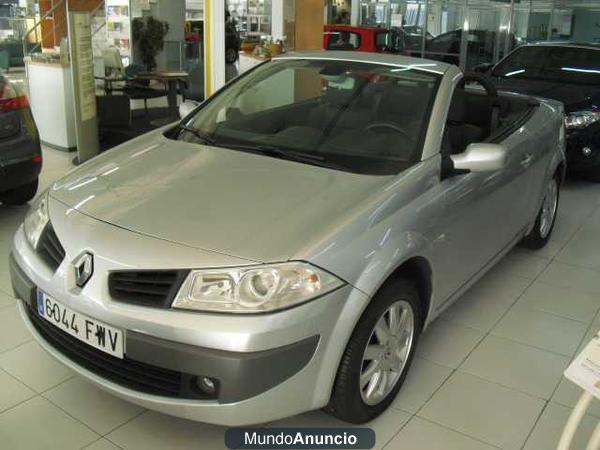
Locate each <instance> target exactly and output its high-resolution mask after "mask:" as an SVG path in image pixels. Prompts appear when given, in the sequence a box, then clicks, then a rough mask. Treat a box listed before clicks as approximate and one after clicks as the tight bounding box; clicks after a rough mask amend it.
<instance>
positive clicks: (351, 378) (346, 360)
mask: <svg viewBox="0 0 600 450" xmlns="http://www.w3.org/2000/svg"><path fill="white" fill-rule="evenodd" d="M420 331H421V307H420V299H419V293H418V291H417V289H416V287H415V285H414V284H413V283H412V282H410V281H408V280H405V279H399V280H395V281H392V282H390V283H389V284H388V285H386V286H384V287H383V288H382V289H381V290H380V292H379V293H378V294H377V295H376V296H375V297H374V298H373V300H372V301H371V303H370V304H369V306H368V307H367V309H366V310H365V312H364V313H363V315H362V317H361V318H360V320H359V322H358V324H357V325H356V328H355V329H354V331H353V333H352V336H351V337H350V341H349V342H348V345H347V347H346V350H345V352H344V355H343V357H342V361H341V363H340V367H339V369H338V373H337V376H336V380H335V384H334V387H333V392H332V396H331V399H330V402H329V405H328V406H327V407H326V411H327V412H328V413H330V414H332V415H334V416H336V417H338V418H340V419H342V420H344V421H346V422H350V423H365V422H368V421H370V420H373V419H374V418H375V417H377V416H378V415H379V414H381V413H382V412H384V411H385V410H386V409H387V407H388V406H389V405H390V403H391V402H392V401H393V400H394V398H395V397H396V395H397V394H398V391H399V390H400V387H401V386H402V383H403V382H404V379H405V377H406V373H407V371H408V367H409V366H410V363H411V361H412V358H413V355H414V349H415V346H416V344H417V340H418V337H419V333H420Z"/></svg>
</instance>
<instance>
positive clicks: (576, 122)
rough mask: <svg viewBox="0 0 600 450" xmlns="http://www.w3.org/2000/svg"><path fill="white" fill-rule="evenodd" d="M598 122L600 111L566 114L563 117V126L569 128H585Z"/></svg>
mask: <svg viewBox="0 0 600 450" xmlns="http://www.w3.org/2000/svg"><path fill="white" fill-rule="evenodd" d="M598 120H600V111H596V110H591V109H590V110H585V111H576V112H572V113H569V114H567V116H566V117H565V126H566V127H567V128H569V129H571V128H585V127H587V126H588V125H591V124H592V123H594V122H597V121H598Z"/></svg>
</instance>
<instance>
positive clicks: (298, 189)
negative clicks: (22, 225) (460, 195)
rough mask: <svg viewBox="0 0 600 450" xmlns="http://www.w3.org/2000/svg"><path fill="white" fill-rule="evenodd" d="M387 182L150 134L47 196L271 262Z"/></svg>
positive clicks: (193, 243) (149, 231)
mask: <svg viewBox="0 0 600 450" xmlns="http://www.w3.org/2000/svg"><path fill="white" fill-rule="evenodd" d="M389 180H390V177H379V176H365V175H358V174H352V173H346V172H342V171H336V170H331V169H326V168H322V167H317V166H311V165H307V164H302V163H297V162H292V161H286V160H281V159H276V158H272V157H267V156H262V155H256V154H250V153H243V152H239V151H235V150H229V149H223V148H214V147H209V146H201V145H197V144H191V143H185V142H180V141H172V140H169V139H167V138H165V137H164V136H162V134H159V133H151V135H148V136H144V137H142V138H138V139H136V140H134V141H131V142H130V143H128V144H125V145H124V146H121V147H118V148H116V149H114V150H111V151H110V152H108V153H107V154H103V155H101V156H99V157H96V158H94V159H93V160H91V161H89V162H88V163H86V164H85V165H83V166H82V167H80V168H79V169H77V170H75V171H74V172H72V173H70V174H69V175H67V176H66V177H65V178H64V179H62V180H60V181H59V182H57V183H55V184H54V185H53V187H52V188H51V191H50V196H51V197H52V198H54V199H56V200H58V201H60V202H62V203H64V204H66V205H68V206H69V207H70V208H73V209H75V210H77V211H79V212H81V213H83V214H86V215H88V216H91V217H94V218H96V219H99V220H102V221H104V222H107V223H110V224H114V225H116V226H119V227H121V228H125V229H127V230H130V231H133V232H138V233H141V234H145V235H149V236H153V237H156V238H159V239H163V240H167V241H171V242H176V243H179V244H183V245H187V246H190V247H195V248H199V249H203V250H209V251H214V252H218V253H222V254H226V255H231V256H236V257H239V258H244V259H247V260H250V261H258V262H273V261H285V260H287V259H289V258H291V257H294V256H297V255H298V254H299V252H301V250H302V249H303V248H305V247H308V246H310V245H311V244H314V243H315V241H317V240H319V239H321V238H322V237H323V234H324V233H327V232H328V231H329V229H330V228H331V227H335V226H336V224H338V223H339V222H340V221H343V220H344V217H346V216H347V215H348V214H350V212H351V210H352V209H353V208H354V207H356V206H357V205H358V204H359V203H361V202H362V201H364V200H365V199H366V198H368V197H369V196H370V195H372V193H373V192H374V191H377V190H378V187H379V186H382V185H384V184H386V182H387V181H389Z"/></svg>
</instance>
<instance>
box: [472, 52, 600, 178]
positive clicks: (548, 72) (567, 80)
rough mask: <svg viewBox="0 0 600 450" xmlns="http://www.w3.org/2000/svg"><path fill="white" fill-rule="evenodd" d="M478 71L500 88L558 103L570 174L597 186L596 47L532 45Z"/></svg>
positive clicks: (599, 78) (599, 68)
mask: <svg viewBox="0 0 600 450" xmlns="http://www.w3.org/2000/svg"><path fill="white" fill-rule="evenodd" d="M478 69H479V71H481V72H485V73H487V74H489V75H491V77H492V79H493V80H494V82H495V84H496V86H497V87H498V89H501V90H505V91H512V92H518V93H522V94H529V95H534V96H538V97H546V98H551V99H554V100H558V101H561V102H562V103H563V104H564V107H565V113H566V117H565V125H566V138H567V161H568V167H569V170H570V171H571V172H572V173H579V174H584V175H587V176H589V177H591V178H593V179H595V180H596V181H600V45H598V44H576V43H538V44H530V45H525V46H522V47H519V48H517V49H516V50H514V51H513V52H512V53H510V54H509V55H507V56H506V58H504V59H503V60H501V61H500V62H499V63H498V64H496V65H495V66H493V67H490V66H489V65H488V66H482V67H479V68H478Z"/></svg>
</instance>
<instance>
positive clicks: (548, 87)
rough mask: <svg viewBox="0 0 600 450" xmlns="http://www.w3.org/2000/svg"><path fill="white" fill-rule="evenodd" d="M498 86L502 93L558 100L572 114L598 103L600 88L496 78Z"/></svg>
mask: <svg viewBox="0 0 600 450" xmlns="http://www.w3.org/2000/svg"><path fill="white" fill-rule="evenodd" d="M495 80H496V86H497V87H498V89H499V90H502V91H511V92H517V93H520V94H527V95H534V96H536V97H546V98H551V99H553V100H558V101H559V102H562V103H564V104H565V111H566V112H571V111H576V110H578V109H582V108H586V107H588V108H589V107H590V106H591V105H592V103H595V102H597V100H598V96H599V95H600V86H595V85H586V84H568V83H561V82H555V81H544V80H523V79H517V78H513V79H507V78H500V79H498V78H495Z"/></svg>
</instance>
